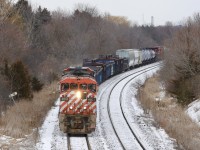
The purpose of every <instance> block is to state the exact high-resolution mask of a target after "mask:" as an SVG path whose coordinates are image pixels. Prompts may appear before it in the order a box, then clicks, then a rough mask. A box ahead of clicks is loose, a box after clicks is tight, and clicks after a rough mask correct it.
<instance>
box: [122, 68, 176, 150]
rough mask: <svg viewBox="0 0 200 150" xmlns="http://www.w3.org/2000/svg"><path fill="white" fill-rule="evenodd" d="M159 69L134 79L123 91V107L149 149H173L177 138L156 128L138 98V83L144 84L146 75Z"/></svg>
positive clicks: (131, 123)
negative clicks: (172, 137)
mask: <svg viewBox="0 0 200 150" xmlns="http://www.w3.org/2000/svg"><path fill="white" fill-rule="evenodd" d="M157 70H158V68H157V69H154V70H152V71H148V72H146V75H142V76H139V77H137V78H135V79H134V80H132V81H131V82H130V83H128V84H127V86H126V87H125V89H124V92H123V96H122V97H123V101H122V102H123V103H122V104H123V107H124V108H125V109H124V110H125V114H126V115H125V116H126V117H127V119H128V121H129V124H130V125H131V127H132V129H133V130H134V131H136V134H137V136H138V137H139V139H140V140H141V141H142V142H143V143H144V144H145V146H146V148H147V149H159V150H172V149H175V147H176V145H175V140H174V139H171V138H170V137H169V136H168V135H167V134H166V132H165V131H164V130H163V129H162V128H156V127H155V126H154V125H153V124H155V123H154V120H153V117H152V116H151V114H146V113H144V110H143V109H142V107H141V106H140V103H139V101H138V100H137V98H136V95H137V85H136V83H138V82H139V83H140V84H143V83H144V82H145V79H146V77H151V76H152V75H153V74H154V73H155V72H156V71H157Z"/></svg>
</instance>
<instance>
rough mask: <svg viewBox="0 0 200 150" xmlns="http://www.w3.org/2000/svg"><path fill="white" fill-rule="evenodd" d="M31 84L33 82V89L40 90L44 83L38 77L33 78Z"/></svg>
mask: <svg viewBox="0 0 200 150" xmlns="http://www.w3.org/2000/svg"><path fill="white" fill-rule="evenodd" d="M31 84H32V90H33V91H36V92H38V91H40V90H41V89H42V87H43V85H44V84H43V83H41V82H40V81H39V80H38V79H37V78H36V77H33V78H32V80H31Z"/></svg>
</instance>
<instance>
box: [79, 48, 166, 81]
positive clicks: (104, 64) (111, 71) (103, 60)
mask: <svg viewBox="0 0 200 150" xmlns="http://www.w3.org/2000/svg"><path fill="white" fill-rule="evenodd" d="M162 55H163V48H162V47H152V48H141V49H119V50H117V51H116V55H105V56H103V55H100V56H99V58H96V59H92V60H89V59H84V60H83V66H85V67H89V68H91V69H93V70H95V75H94V77H95V79H96V81H97V83H98V84H101V83H102V82H104V81H105V80H107V79H108V78H110V77H111V76H114V75H116V74H119V73H121V72H124V71H127V70H128V69H133V68H136V67H139V66H141V65H145V64H148V63H152V62H155V61H157V60H160V59H161V58H162Z"/></svg>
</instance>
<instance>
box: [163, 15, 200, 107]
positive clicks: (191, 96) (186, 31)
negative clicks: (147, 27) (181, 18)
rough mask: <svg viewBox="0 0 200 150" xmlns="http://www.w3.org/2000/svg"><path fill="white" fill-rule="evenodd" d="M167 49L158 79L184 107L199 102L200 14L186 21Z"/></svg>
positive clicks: (167, 44) (169, 41)
mask: <svg viewBox="0 0 200 150" xmlns="http://www.w3.org/2000/svg"><path fill="white" fill-rule="evenodd" d="M166 47H168V50H167V51H166V52H165V63H164V67H163V69H162V72H161V77H162V79H163V80H164V81H165V83H166V87H167V90H168V91H169V92H170V93H172V94H173V95H174V96H175V97H177V99H178V102H179V103H181V104H183V105H187V104H189V103H190V102H192V101H194V100H196V99H197V98H200V14H199V13H197V14H195V15H194V16H193V17H190V18H188V19H187V21H185V23H184V24H183V26H182V27H181V28H180V29H179V30H178V31H177V33H176V34H175V35H174V36H173V38H172V39H170V40H168V41H167V42H166Z"/></svg>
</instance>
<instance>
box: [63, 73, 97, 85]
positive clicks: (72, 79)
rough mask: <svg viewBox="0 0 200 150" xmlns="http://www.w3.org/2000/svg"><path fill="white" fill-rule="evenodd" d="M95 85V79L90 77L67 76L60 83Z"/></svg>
mask: <svg viewBox="0 0 200 150" xmlns="http://www.w3.org/2000/svg"><path fill="white" fill-rule="evenodd" d="M65 82H69V83H88V82H89V83H94V84H96V81H95V79H94V78H93V77H90V76H74V75H66V76H63V77H62V79H61V80H60V83H65Z"/></svg>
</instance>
